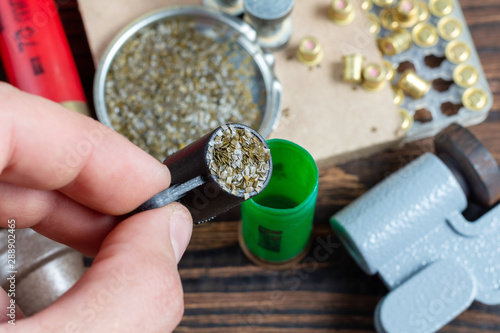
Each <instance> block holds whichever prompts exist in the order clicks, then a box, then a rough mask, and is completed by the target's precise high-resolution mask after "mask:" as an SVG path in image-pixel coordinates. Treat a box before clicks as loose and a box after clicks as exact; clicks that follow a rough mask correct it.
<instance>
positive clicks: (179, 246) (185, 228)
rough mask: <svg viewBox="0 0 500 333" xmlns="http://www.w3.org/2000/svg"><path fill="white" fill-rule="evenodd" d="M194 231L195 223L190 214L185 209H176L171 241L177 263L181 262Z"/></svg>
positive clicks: (172, 220) (172, 217)
mask: <svg viewBox="0 0 500 333" xmlns="http://www.w3.org/2000/svg"><path fill="white" fill-rule="evenodd" d="M176 208H177V207H176ZM192 230H193V222H192V219H191V217H190V216H189V213H188V212H186V211H185V210H184V209H178V208H177V209H175V212H174V214H173V215H172V216H171V218H170V239H171V242H172V247H173V249H174V255H175V259H176V260H177V263H178V262H179V261H180V260H181V258H182V255H183V254H184V251H186V248H187V246H188V244H189V240H190V239H191V232H192Z"/></svg>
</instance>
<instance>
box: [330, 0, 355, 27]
mask: <svg viewBox="0 0 500 333" xmlns="http://www.w3.org/2000/svg"><path fill="white" fill-rule="evenodd" d="M328 16H330V19H331V20H332V21H333V22H335V23H336V24H340V25H345V24H349V23H351V22H352V20H354V16H355V11H354V5H353V4H352V0H332V2H331V4H330V8H328Z"/></svg>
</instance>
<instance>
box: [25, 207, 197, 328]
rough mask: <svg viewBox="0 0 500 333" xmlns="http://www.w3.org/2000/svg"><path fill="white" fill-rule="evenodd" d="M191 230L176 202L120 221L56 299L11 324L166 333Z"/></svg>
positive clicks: (176, 315)
mask: <svg viewBox="0 0 500 333" xmlns="http://www.w3.org/2000/svg"><path fill="white" fill-rule="evenodd" d="M191 230H192V219H191V216H190V215H189V212H188V211H187V210H186V208H184V207H183V206H181V205H179V204H171V205H168V206H165V207H163V208H159V209H155V210H151V211H146V212H143V213H140V214H137V215H134V216H132V217H130V218H128V219H126V220H124V221H123V222H121V223H120V224H119V225H118V226H117V227H116V228H115V229H113V231H112V232H111V233H110V234H109V235H108V236H107V238H106V239H105V240H104V242H103V244H102V247H101V249H100V251H99V253H98V254H97V256H96V258H95V261H94V263H93V265H92V267H90V268H89V269H88V271H87V272H86V273H85V274H84V276H83V277H82V278H81V279H80V280H79V281H78V282H77V283H76V284H75V286H74V287H73V288H71V289H70V290H69V291H68V292H67V293H66V294H64V295H63V296H62V297H61V298H60V299H59V300H58V301H56V302H55V303H54V304H53V305H51V306H50V307H48V308H47V309H45V310H43V311H41V312H39V313H37V314H36V315H34V316H32V317H30V318H27V319H22V320H20V321H19V322H18V323H16V324H17V325H16V330H19V329H22V331H26V332H34V331H37V330H38V329H40V327H44V328H46V329H47V331H51V332H89V331H91V332H114V331H116V332H141V331H142V332H166V331H171V330H173V329H174V328H175V327H176V326H177V325H178V324H179V322H180V320H181V318H182V314H183V311H184V303H183V295H182V284H181V281H180V277H179V273H178V271H177V262H178V260H179V258H180V257H181V256H182V254H183V253H184V251H185V249H186V247H187V244H188V242H189V239H190V236H191Z"/></svg>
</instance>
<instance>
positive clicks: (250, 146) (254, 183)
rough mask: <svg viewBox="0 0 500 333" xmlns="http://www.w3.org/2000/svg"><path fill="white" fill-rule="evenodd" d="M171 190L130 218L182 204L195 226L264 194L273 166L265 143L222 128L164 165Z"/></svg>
mask: <svg viewBox="0 0 500 333" xmlns="http://www.w3.org/2000/svg"><path fill="white" fill-rule="evenodd" d="M163 164H165V165H166V166H167V167H168V168H169V170H170V174H171V177H172V181H171V186H170V187H169V188H168V189H166V190H164V191H163V192H160V193H158V194H156V195H155V196H153V197H152V198H151V199H149V200H147V201H146V202H145V203H143V204H142V205H141V206H139V207H138V208H137V209H135V210H134V211H133V212H131V213H130V214H128V216H130V215H133V214H136V213H139V212H142V211H145V210H150V209H155V208H159V207H163V206H165V205H167V204H169V203H171V202H174V201H178V202H180V203H181V204H183V205H184V206H186V207H187V208H188V209H189V211H190V213H191V215H192V217H193V222H194V223H196V224H199V223H203V222H207V221H209V220H211V219H213V218H214V217H215V216H217V215H218V214H221V213H223V212H225V211H227V210H229V209H231V208H233V207H235V206H237V205H239V204H241V203H242V202H243V201H245V200H247V199H249V198H251V197H253V196H255V195H257V194H258V193H260V192H261V191H262V190H263V189H264V188H265V187H266V186H267V184H268V183H269V179H270V178H271V174H272V160H271V154H270V150H269V147H268V146H267V143H266V141H265V140H264V138H263V137H262V136H261V135H260V134H259V133H257V132H256V131H255V130H253V129H252V128H250V127H248V126H246V125H242V124H227V125H222V126H221V127H218V128H217V129H215V130H214V131H212V132H211V133H209V134H207V135H205V136H203V137H202V138H200V139H198V140H197V141H195V142H193V143H192V144H190V145H188V146H187V147H185V148H183V149H181V150H179V151H178V152H176V153H174V154H173V155H171V156H169V157H168V158H167V159H166V160H165V161H164V162H163Z"/></svg>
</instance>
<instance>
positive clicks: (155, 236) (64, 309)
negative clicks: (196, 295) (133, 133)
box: [0, 83, 192, 332]
mask: <svg viewBox="0 0 500 333" xmlns="http://www.w3.org/2000/svg"><path fill="white" fill-rule="evenodd" d="M0 101H1V106H0V216H1V220H0V226H2V227H7V221H8V220H9V219H11V218H15V220H16V227H17V228H27V227H31V228H33V229H34V230H35V231H37V232H39V233H40V234H42V235H45V236H47V237H49V238H51V239H53V240H55V241H58V242H61V243H63V244H66V245H68V246H71V247H73V248H74V249H76V250H78V251H81V252H82V253H84V254H86V255H90V256H94V255H96V254H97V255H96V257H95V260H94V263H93V265H92V266H91V267H90V268H89V269H88V270H87V272H86V273H85V274H84V276H83V277H82V278H81V279H80V280H79V281H78V282H77V283H76V284H75V285H74V286H73V288H71V289H70V290H69V291H68V292H67V293H66V294H64V295H63V296H62V297H61V298H60V299H59V300H57V301H56V302H55V303H54V304H52V305H51V306H49V307H48V308H47V309H45V310H42V311H41V312H39V313H37V314H35V315H33V316H31V317H29V318H25V319H20V316H18V317H17V318H16V326H12V325H9V324H6V323H5V324H0V331H3V330H5V331H8V330H12V331H14V330H15V331H16V332H37V331H49V332H114V331H116V332H166V331H171V330H173V329H174V328H175V326H177V325H178V323H179V322H180V320H181V317H182V313H183V307H184V306H183V295H182V285H181V281H180V277H179V274H178V271H177V263H178V261H179V259H180V257H181V256H182V254H183V253H184V251H185V249H186V247H187V244H188V243H189V239H190V237H191V230H192V220H191V216H190V215H189V212H188V211H187V209H186V208H184V207H183V206H182V205H179V204H170V205H168V206H165V207H163V208H159V209H155V210H151V211H146V212H142V213H140V214H136V215H134V216H132V217H130V218H128V219H126V220H124V221H122V222H120V221H119V220H118V218H117V217H115V216H114V215H122V214H125V213H128V212H130V211H132V210H133V209H135V208H136V207H138V206H139V205H140V204H142V203H143V202H144V201H146V200H147V199H149V198H150V197H152V196H153V195H155V194H156V193H158V192H160V191H162V190H164V189H165V188H167V187H168V186H169V184H170V173H169V171H168V169H167V167H166V166H165V165H163V164H161V163H159V162H158V161H157V160H155V159H154V158H153V157H151V156H149V155H148V154H147V153H145V152H143V151H142V150H141V149H139V148H138V147H136V146H134V145H133V144H131V143H130V142H128V141H127V140H126V139H125V138H123V137H122V136H120V135H119V134H117V133H116V132H114V131H112V130H111V129H109V128H107V127H106V126H104V125H102V124H100V123H98V122H97V121H95V120H93V119H90V118H88V117H85V116H82V115H79V114H77V113H75V112H71V111H68V110H66V109H64V108H63V107H62V106H60V105H58V104H55V103H53V102H50V101H48V100H45V99H42V98H40V97H36V96H33V95H29V94H26V93H23V92H21V91H19V90H17V89H15V88H13V87H12V86H10V85H8V84H5V83H0ZM118 222H120V223H118ZM9 301H10V299H9V297H8V296H7V294H6V293H5V292H4V291H3V290H2V291H0V306H1V307H2V309H4V310H3V311H0V313H2V312H5V311H6V307H7V305H8V302H9ZM21 310H22V309H21ZM8 319H9V318H8V317H6V316H5V315H3V316H2V317H1V319H0V322H6V321H7V320H8Z"/></svg>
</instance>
